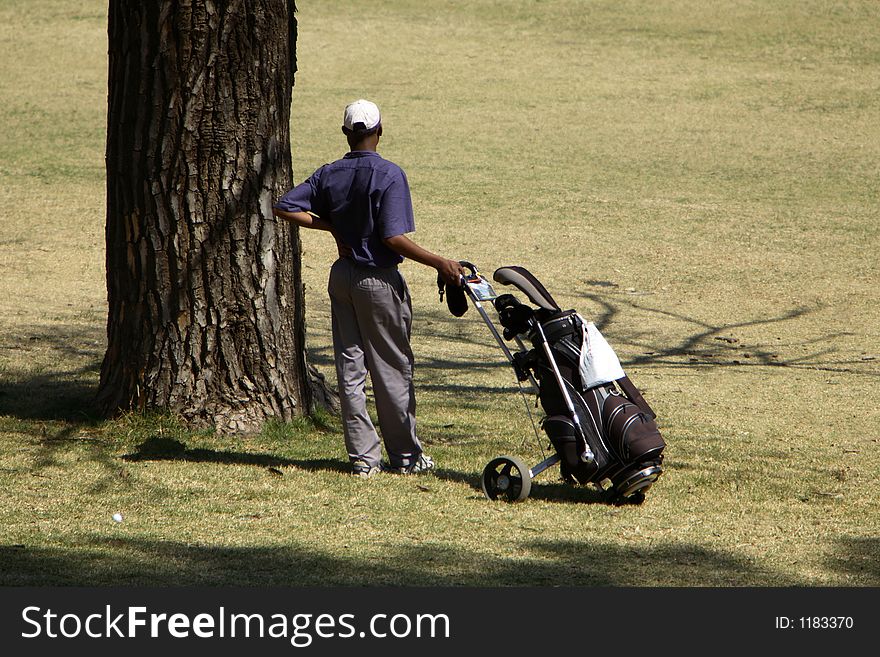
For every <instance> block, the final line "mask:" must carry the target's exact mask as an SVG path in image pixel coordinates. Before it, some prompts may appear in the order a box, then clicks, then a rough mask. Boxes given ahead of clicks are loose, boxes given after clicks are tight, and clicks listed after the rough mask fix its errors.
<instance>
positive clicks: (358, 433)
mask: <svg viewBox="0 0 880 657" xmlns="http://www.w3.org/2000/svg"><path fill="white" fill-rule="evenodd" d="M342 132H343V133H345V136H346V138H347V139H348V145H349V148H350V151H349V152H348V153H347V154H346V155H345V157H343V158H342V159H340V160H337V161H335V162H332V163H330V164H326V165H324V166H322V167H321V168H320V169H318V170H317V171H315V173H313V174H312V175H311V177H310V178H309V179H308V180H306V181H305V182H303V183H302V184H300V185H297V186H296V187H294V188H293V189H292V190H290V191H289V192H287V193H286V194H285V195H284V196H283V197H281V200H279V201H278V203H277V204H276V205H275V208H274V211H275V215H276V216H278V217H281V218H283V219H287V220H290V221H292V222H293V223H295V224H297V225H298V226H302V227H303V228H317V229H318V230H326V231H329V232H330V233H332V234H333V236H334V237H335V238H336V243H337V246H338V249H339V256H340V257H339V259H338V260H336V262H335V263H333V266H332V267H331V268H330V281H329V284H328V292H329V294H330V310H331V314H332V322H333V351H334V354H335V360H336V374H337V377H338V381H339V393H340V400H341V404H340V405H341V409H342V427H343V432H344V435H345V446H346V448H347V450H348V457H349V460H350V461H351V463H352V472H353V474H355V475H358V476H361V477H370V476H372V475H373V474H375V473H377V472H379V471H380V469H381V465H382V462H381V456H382V448H381V444H380V442H379V437H378V435H377V433H376V429H375V427H374V426H373V423H372V421H371V420H370V416H369V413H368V412H367V398H366V393H365V385H366V378H367V373H368V372H369V374H370V377H371V380H372V383H373V394H374V396H375V400H376V412H377V414H378V417H379V427H380V428H381V430H382V438H383V439H384V442H385V450H386V451H387V453H388V462H389V464H388V466H385V467H386V469H390V470H391V471H393V472H398V473H401V474H409V473H416V472H424V471H427V470H430V469H432V468H433V467H434V462H433V460H432V459H431V457H429V456H428V455H426V454H424V452H423V451H422V445H421V443H420V442H419V439H418V437H417V436H416V418H415V409H416V400H415V389H414V387H413V353H412V349H411V348H410V333H411V327H412V303H411V298H410V295H409V290H408V288H407V285H406V282H405V281H404V279H403V276H402V275H401V274H400V272H399V271H398V269H397V266H398V265H399V264H400V263H401V262H403V260H404V258H410V259H412V260H415V261H416V262H419V263H421V264H424V265H427V266H430V267H433V268H434V269H436V270H437V271H438V273H439V274H440V276H441V277H442V278H443V279H444V280H445V281H446V282H447V283H450V284H453V285H458V284H459V280H460V279H459V276H460V275H461V274H463V273H465V272H464V270H463V268H462V267H461V265H460V264H459V263H458V262H457V261H455V260H449V259H447V258H444V257H441V256H439V255H436V254H434V253H431V252H429V251H426V250H425V249H423V248H422V247H420V246H419V245H417V244H416V243H415V242H413V241H412V240H410V239H409V238H408V237H407V236H406V233H410V232H412V231H414V230H415V221H414V219H413V208H412V199H411V197H410V190H409V183H408V182H407V179H406V174H404V172H403V169H401V168H400V167H399V166H397V165H396V164H394V163H392V162H390V161H388V160H386V159H384V158H382V157H381V156H380V155H379V154H378V153H377V152H376V149H377V147H378V144H379V139H380V138H381V137H382V118H381V115H380V113H379V108H378V107H376V105H375V104H374V103H371V102H370V101H368V100H357V101H355V102H353V103H351V104H350V105H348V106H347V107H346V108H345V112H344V114H343V125H342Z"/></svg>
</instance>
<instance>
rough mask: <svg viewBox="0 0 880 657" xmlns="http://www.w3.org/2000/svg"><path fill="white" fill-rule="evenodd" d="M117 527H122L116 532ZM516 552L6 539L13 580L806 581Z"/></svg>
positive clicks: (607, 554) (734, 562)
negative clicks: (332, 550) (366, 553)
mask: <svg viewBox="0 0 880 657" xmlns="http://www.w3.org/2000/svg"><path fill="white" fill-rule="evenodd" d="M114 534H115V535H114ZM511 541H512V542H515V543H516V544H517V547H518V549H517V556H516V557H503V556H494V555H487V554H481V553H475V552H473V551H468V550H464V549H460V548H453V547H447V546H444V545H437V544H436V543H435V544H431V545H427V544H418V545H415V544H407V545H394V546H391V547H388V548H387V549H385V550H384V551H383V552H382V553H381V554H380V555H374V556H370V557H361V556H356V555H355V554H352V555H351V556H345V555H343V556H339V555H337V554H327V553H323V552H321V551H320V550H316V549H314V548H312V547H311V546H305V545H276V546H244V547H239V546H235V547H229V546H223V545H213V544H192V543H191V542H182V541H176V540H167V541H166V540H155V539H145V538H139V537H132V536H126V535H124V533H123V531H122V530H120V531H118V532H116V531H108V533H107V534H104V535H97V534H96V535H91V536H86V537H83V538H81V539H79V540H78V541H77V542H76V543H74V544H71V545H68V546H64V547H28V546H24V545H4V546H0V563H2V564H3V565H2V567H0V585H4V586H45V585H49V586H75V585H86V586H119V585H124V586H194V585H201V586H334V585H335V586H388V585H391V586H745V585H748V586H797V585H802V584H803V583H802V582H798V581H796V580H792V579H791V578H790V577H787V576H784V575H781V574H779V573H775V572H773V571H771V570H768V569H766V568H763V567H762V566H760V565H758V564H755V563H753V562H751V561H749V560H747V559H743V558H741V557H739V556H737V555H734V554H729V553H725V552H723V551H716V550H711V549H707V548H704V547H701V546H696V545H689V544H686V543H668V544H662V545H637V544H632V543H629V544H626V545H622V544H611V543H605V542H602V541H599V540H596V541H543V540H540V539H539V540H534V539H532V538H528V539H523V538H522V537H516V536H512V537H511Z"/></svg>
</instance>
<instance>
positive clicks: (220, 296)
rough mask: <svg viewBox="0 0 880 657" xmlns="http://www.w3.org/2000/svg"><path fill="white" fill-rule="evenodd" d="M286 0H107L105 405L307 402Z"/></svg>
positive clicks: (283, 411)
mask: <svg viewBox="0 0 880 657" xmlns="http://www.w3.org/2000/svg"><path fill="white" fill-rule="evenodd" d="M294 11H295V7H294V3H293V0H240V1H238V0H213V1H212V0H142V1H139V2H129V1H127V0H110V18H109V56H110V57H109V60H110V64H109V99H108V119H107V122H108V128H107V159H106V164H107V226H106V242H107V262H106V266H107V296H108V302H109V314H108V321H107V336H108V346H107V352H106V355H105V357H104V362H103V365H102V367H101V382H100V388H99V393H98V401H99V404H100V406H101V408H102V409H103V410H104V411H105V412H106V413H108V414H112V413H114V412H116V411H119V410H126V409H162V410H169V411H172V412H175V413H178V414H180V415H182V416H183V417H184V418H185V419H186V420H187V421H188V422H189V423H191V424H193V425H196V426H213V427H215V428H216V429H217V430H218V431H219V432H239V431H253V430H257V429H259V427H260V426H261V425H262V424H263V422H264V421H265V420H266V419H268V418H279V419H281V420H289V419H290V418H292V417H293V416H294V415H298V414H302V413H306V412H309V411H310V405H311V392H310V388H309V384H308V379H307V371H308V370H307V367H306V363H305V319H304V318H305V315H304V299H303V285H302V281H301V272H300V255H301V250H300V240H299V233H298V231H297V229H296V227H294V226H291V225H288V224H287V223H286V222H283V221H279V220H277V219H275V218H274V217H273V215H272V203H273V200H274V199H275V198H277V197H278V196H279V195H280V194H282V193H283V192H284V191H286V190H287V189H289V188H290V186H291V178H292V176H291V158H290V138H289V122H290V101H291V93H292V87H293V75H294V71H295V66H296V65H295V39H296V23H295V18H294V15H293V12H294Z"/></svg>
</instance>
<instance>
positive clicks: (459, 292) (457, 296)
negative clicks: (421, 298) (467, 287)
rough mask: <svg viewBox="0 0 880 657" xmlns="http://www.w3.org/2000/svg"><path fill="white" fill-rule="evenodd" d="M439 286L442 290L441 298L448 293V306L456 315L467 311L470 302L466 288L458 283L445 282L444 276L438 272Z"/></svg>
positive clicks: (459, 315) (458, 315)
mask: <svg viewBox="0 0 880 657" xmlns="http://www.w3.org/2000/svg"><path fill="white" fill-rule="evenodd" d="M437 288H438V289H439V290H440V298H441V299H442V298H443V294H444V292H445V294H446V307H447V308H449V312H451V313H452V314H453V315H454V316H455V317H461V316H462V315H464V314H465V313H466V312H467V309H468V302H467V297H466V296H465V293H464V288H463V287H460V286H458V285H450V284H449V283H446V282H444V280H443V277H442V276H440V275H439V274H437Z"/></svg>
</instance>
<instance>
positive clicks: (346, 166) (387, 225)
mask: <svg viewBox="0 0 880 657" xmlns="http://www.w3.org/2000/svg"><path fill="white" fill-rule="evenodd" d="M275 207H276V208H277V209H279V210H283V211H286V212H312V213H314V214H316V215H318V216H319V217H321V218H322V219H324V220H325V221H329V222H330V223H331V224H332V225H333V231H334V233H335V234H336V235H337V236H338V237H339V239H340V240H341V241H342V243H343V244H345V245H346V246H348V247H350V248H351V252H352V256H351V257H352V259H353V260H354V261H355V262H358V263H360V264H363V265H371V266H374V267H395V266H397V265H398V264H400V263H401V262H403V256H400V255H397V254H396V253H395V252H394V251H392V250H391V249H389V248H388V247H387V246H385V244H384V242H382V240H383V239H385V238H387V237H394V236H395V235H403V234H404V233H411V232H412V231H414V230H415V229H416V226H415V220H414V219H413V209H412V198H411V197H410V193H409V183H408V182H407V179H406V174H405V173H404V172H403V169H401V168H400V167H399V166H397V165H396V164H394V163H393V162H389V161H388V160H385V159H383V158H382V157H381V156H380V155H379V154H378V153H374V152H373V151H352V152H351V153H348V154H346V155H345V157H343V158H342V159H341V160H336V161H335V162H331V163H330V164H325V165H324V166H322V167H321V168H320V169H318V170H317V171H315V173H313V174H312V175H311V177H309V179H308V180H306V181H305V182H303V183H301V184H299V185H297V186H296V187H294V188H293V189H291V190H290V191H289V192H287V193H286V194H285V195H284V196H282V197H281V199H280V200H279V201H278V203H276V204H275Z"/></svg>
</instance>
